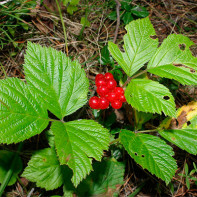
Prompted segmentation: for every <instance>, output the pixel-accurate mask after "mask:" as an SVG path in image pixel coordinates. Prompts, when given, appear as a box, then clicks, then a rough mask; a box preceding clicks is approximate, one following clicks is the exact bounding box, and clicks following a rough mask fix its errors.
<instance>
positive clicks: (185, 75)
mask: <svg viewBox="0 0 197 197" xmlns="http://www.w3.org/2000/svg"><path fill="white" fill-rule="evenodd" d="M148 72H150V73H153V74H155V75H159V76H160V77H165V78H169V79H174V80H177V81H179V82H180V83H181V84H183V85H197V72H194V70H192V69H189V68H185V67H176V66H174V65H172V64H168V65H162V66H159V67H155V68H152V69H150V70H148Z"/></svg>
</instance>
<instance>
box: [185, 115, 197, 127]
mask: <svg viewBox="0 0 197 197" xmlns="http://www.w3.org/2000/svg"><path fill="white" fill-rule="evenodd" d="M190 122H191V124H190V125H189V126H188V127H187V128H191V129H197V116H195V117H194V118H192V119H191V120H190Z"/></svg>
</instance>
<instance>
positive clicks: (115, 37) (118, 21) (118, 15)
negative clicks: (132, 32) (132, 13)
mask: <svg viewBox="0 0 197 197" xmlns="http://www.w3.org/2000/svg"><path fill="white" fill-rule="evenodd" d="M115 1H116V14H117V23H116V30H115V34H114V40H113V42H114V43H115V42H116V39H117V36H118V29H119V26H120V6H121V4H120V2H119V0H115Z"/></svg>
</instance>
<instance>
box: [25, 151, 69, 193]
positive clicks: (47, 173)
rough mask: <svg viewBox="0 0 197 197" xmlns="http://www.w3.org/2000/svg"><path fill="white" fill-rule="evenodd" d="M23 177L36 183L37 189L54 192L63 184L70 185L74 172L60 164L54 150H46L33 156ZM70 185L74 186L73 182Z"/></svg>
mask: <svg viewBox="0 0 197 197" xmlns="http://www.w3.org/2000/svg"><path fill="white" fill-rule="evenodd" d="M22 176H23V177H25V178H27V179H28V180H30V181H32V182H36V185H37V187H42V188H45V189H46V190H53V189H57V188H58V187H60V186H61V185H62V184H66V183H67V184H68V183H69V182H70V181H69V180H70V179H71V177H72V171H71V170H70V169H69V168H68V167H67V166H65V165H60V164H59V161H58V158H57V156H56V152H55V150H54V149H52V148H45V149H43V150H39V151H37V152H35V153H34V154H33V156H32V158H31V160H30V161H29V163H28V166H27V167H26V168H25V170H24V172H23V174H22ZM70 185H71V186H72V184H71V182H70Z"/></svg>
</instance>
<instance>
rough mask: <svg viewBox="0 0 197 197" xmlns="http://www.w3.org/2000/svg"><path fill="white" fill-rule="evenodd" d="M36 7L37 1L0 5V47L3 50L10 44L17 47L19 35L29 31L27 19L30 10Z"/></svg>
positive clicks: (18, 0)
mask: <svg viewBox="0 0 197 197" xmlns="http://www.w3.org/2000/svg"><path fill="white" fill-rule="evenodd" d="M35 7H36V0H31V1H23V0H16V1H7V3H5V4H3V2H2V3H1V4H0V11H1V12H0V19H1V23H0V46H1V48H3V47H4V46H5V45H7V44H8V43H12V44H13V45H14V46H15V47H17V46H18V43H17V42H16V37H17V33H18V32H19V31H20V34H21V31H27V30H28V29H29V23H28V22H26V19H27V18H29V14H30V10H31V9H32V8H35Z"/></svg>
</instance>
